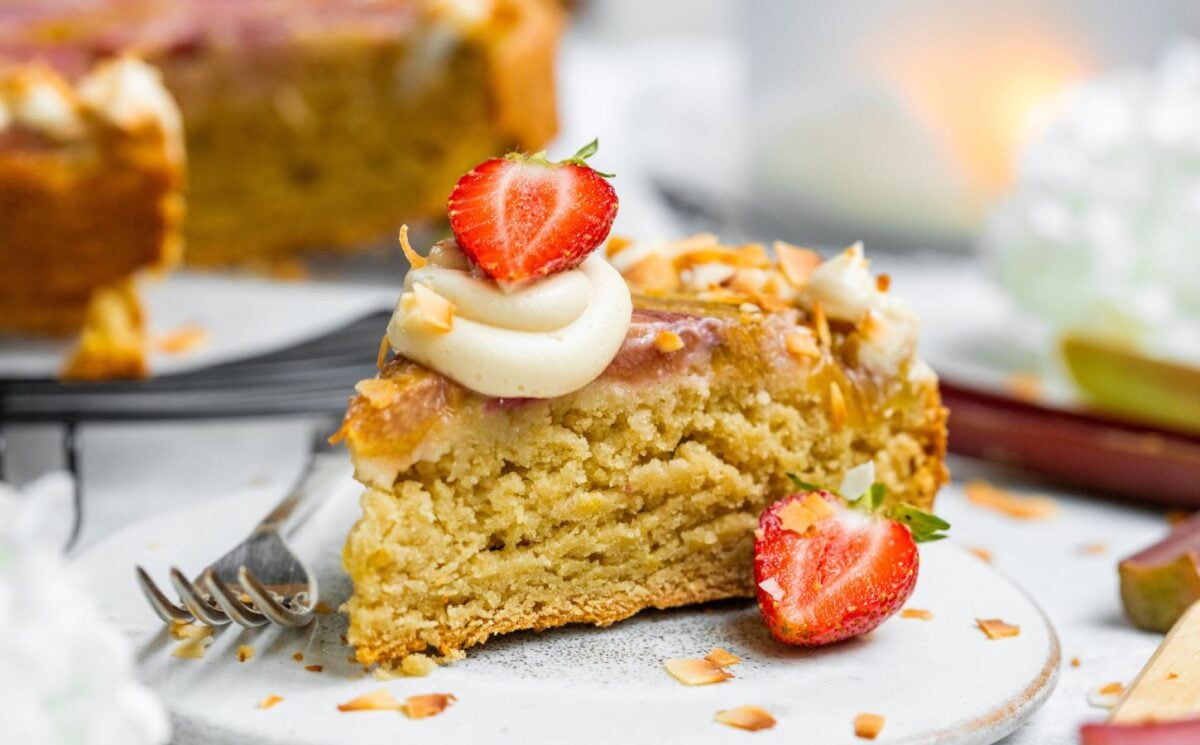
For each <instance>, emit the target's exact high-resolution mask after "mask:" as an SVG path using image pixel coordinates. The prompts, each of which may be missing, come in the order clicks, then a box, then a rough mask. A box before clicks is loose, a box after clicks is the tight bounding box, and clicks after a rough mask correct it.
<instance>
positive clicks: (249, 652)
mask: <svg viewBox="0 0 1200 745" xmlns="http://www.w3.org/2000/svg"><path fill="white" fill-rule="evenodd" d="M253 656H254V647H252V646H250V645H249V644H242V645H241V646H239V647H238V648H237V661H238V662H245V661H246V660H248V659H250V658H251V657H253Z"/></svg>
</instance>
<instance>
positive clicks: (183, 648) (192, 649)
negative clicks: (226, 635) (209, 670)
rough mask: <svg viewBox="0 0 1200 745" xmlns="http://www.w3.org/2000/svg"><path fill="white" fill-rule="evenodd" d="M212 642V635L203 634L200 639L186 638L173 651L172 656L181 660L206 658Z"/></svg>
mask: <svg viewBox="0 0 1200 745" xmlns="http://www.w3.org/2000/svg"><path fill="white" fill-rule="evenodd" d="M209 644H212V636H202V637H199V638H198V639H186V640H184V641H182V642H180V643H179V645H178V646H176V647H175V649H174V651H172V652H171V656H173V657H178V658H179V659H181V660H199V659H203V658H204V654H205V652H207V651H208V645H209Z"/></svg>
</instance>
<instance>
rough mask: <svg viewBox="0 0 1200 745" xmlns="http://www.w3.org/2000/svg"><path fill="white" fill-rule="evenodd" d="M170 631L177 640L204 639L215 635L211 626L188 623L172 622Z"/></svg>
mask: <svg viewBox="0 0 1200 745" xmlns="http://www.w3.org/2000/svg"><path fill="white" fill-rule="evenodd" d="M168 631H170V633H171V636H173V637H175V638H176V639H203V638H204V637H206V636H212V634H213V630H212V627H211V626H205V625H204V624H199V623H190V622H188V621H172V622H171V625H170V626H169V627H168Z"/></svg>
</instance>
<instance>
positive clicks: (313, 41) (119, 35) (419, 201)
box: [0, 0, 562, 265]
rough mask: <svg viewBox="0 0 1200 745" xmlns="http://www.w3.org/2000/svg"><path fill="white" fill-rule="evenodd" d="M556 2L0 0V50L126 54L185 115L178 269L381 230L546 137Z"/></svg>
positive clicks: (51, 58)
mask: <svg viewBox="0 0 1200 745" xmlns="http://www.w3.org/2000/svg"><path fill="white" fill-rule="evenodd" d="M561 25H562V24H561V9H560V8H559V6H558V3H557V0H357V1H356V2H344V1H342V0H90V1H89V2H83V3H81V2H77V0H8V2H6V3H5V12H4V13H3V14H0V59H3V58H5V57H7V58H9V59H15V60H18V61H27V60H30V59H45V60H47V61H48V62H50V63H52V64H53V65H54V66H55V67H57V68H58V69H59V70H60V71H62V72H63V73H64V74H65V75H67V76H68V77H73V76H75V75H78V74H81V73H82V71H84V70H86V69H87V68H88V66H89V65H90V64H91V63H92V62H93V61H94V60H96V59H99V58H104V57H107V56H109V55H111V54H113V53H114V52H116V51H120V50H126V49H132V50H136V52H137V53H138V54H139V55H141V56H143V57H144V58H145V59H146V60H147V61H149V62H150V63H151V64H153V65H155V66H157V67H158V68H159V69H160V70H161V72H162V75H163V78H164V80H165V81H166V85H167V87H168V89H169V90H170V91H171V92H172V94H173V95H174V96H175V98H176V100H177V101H178V102H179V106H180V108H181V109H182V111H183V117H184V122H185V124H186V126H185V130H186V137H187V150H188V158H189V175H188V204H189V209H188V220H187V225H186V237H187V255H186V259H187V260H188V262H189V263H195V264H203V265H212V264H226V263H266V264H268V265H273V264H275V263H276V262H278V261H279V260H280V259H282V258H285V257H287V256H290V255H291V254H293V253H294V252H296V251H302V250H312V249H331V248H339V247H346V248H348V247H353V246H356V245H361V244H363V243H364V242H370V241H376V240H378V239H380V238H382V237H385V236H388V235H394V234H395V230H396V228H397V227H398V226H399V222H398V219H399V218H401V217H403V218H408V219H419V218H422V217H434V216H437V215H439V214H440V212H441V209H442V200H443V198H444V196H445V194H446V192H447V190H448V189H449V188H450V187H451V186H452V185H453V183H454V181H455V179H456V178H457V177H458V176H459V175H460V174H461V173H462V172H463V170H465V169H466V168H469V167H470V166H471V165H472V164H473V163H476V162H478V161H479V160H480V159H482V158H484V157H486V156H487V155H488V154H490V153H493V152H496V151H498V150H502V149H504V148H508V147H513V146H519V147H524V148H531V149H535V148H537V147H541V146H542V145H543V144H544V143H545V142H546V141H547V140H549V138H550V137H551V136H552V135H553V134H554V132H555V129H556V117H555V98H554V78H553V75H554V71H553V66H554V56H555V52H556V48H557V43H558V38H559V35H560V32H561Z"/></svg>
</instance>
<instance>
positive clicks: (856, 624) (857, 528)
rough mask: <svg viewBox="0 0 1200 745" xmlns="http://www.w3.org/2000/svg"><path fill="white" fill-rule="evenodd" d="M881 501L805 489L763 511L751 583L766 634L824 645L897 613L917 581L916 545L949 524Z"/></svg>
mask: <svg viewBox="0 0 1200 745" xmlns="http://www.w3.org/2000/svg"><path fill="white" fill-rule="evenodd" d="M881 502H882V491H881V490H880V489H879V488H878V487H876V488H872V489H871V491H870V492H869V493H868V494H865V495H863V496H862V497H861V498H860V499H858V500H857V501H856V502H854V503H851V505H848V504H847V503H846V502H845V501H844V500H842V498H840V497H838V496H837V495H835V494H832V493H830V492H828V491H824V490H809V491H805V492H801V493H798V494H792V495H791V496H788V497H785V498H783V499H781V500H780V501H778V502H776V503H775V504H773V505H771V506H770V507H768V508H767V509H766V510H765V511H764V512H763V514H762V516H761V517H760V518H759V521H758V527H759V530H758V531H757V532H756V534H755V541H754V581H755V583H756V584H757V586H758V605H759V610H760V611H761V612H762V617H763V620H765V621H766V623H767V627H768V628H769V629H770V631H771V634H772V636H774V637H775V638H776V639H779V640H780V641H782V642H786V643H788V644H798V645H802V646H818V645H822V644H830V643H832V642H837V641H841V640H843V639H848V638H850V637H852V636H858V635H859V634H865V633H866V632H868V631H871V630H872V629H874V628H875V627H876V626H878V625H879V624H881V623H883V622H884V621H885V620H887V619H888V618H889V617H890V616H892V615H893V614H894V613H896V612H897V611H899V610H900V608H901V607H902V606H903V605H904V603H905V601H907V600H908V597H909V595H911V594H912V591H913V588H914V587H915V586H916V583H917V571H918V568H919V565H920V557H919V555H918V553H917V546H916V542H917V540H916V539H921V540H936V539H937V538H940V537H942V536H941V535H940V534H938V531H939V530H942V529H944V528H946V527H949V526H948V525H947V524H946V523H945V522H943V521H942V520H940V519H938V518H936V517H934V516H932V515H927V514H926V513H923V512H920V511H918V510H915V509H913V508H911V507H903V506H896V507H889V508H882V507H881V506H880V503H881ZM910 526H912V527H911V529H910Z"/></svg>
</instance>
